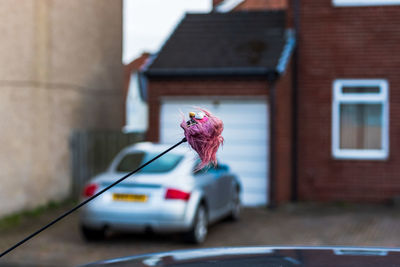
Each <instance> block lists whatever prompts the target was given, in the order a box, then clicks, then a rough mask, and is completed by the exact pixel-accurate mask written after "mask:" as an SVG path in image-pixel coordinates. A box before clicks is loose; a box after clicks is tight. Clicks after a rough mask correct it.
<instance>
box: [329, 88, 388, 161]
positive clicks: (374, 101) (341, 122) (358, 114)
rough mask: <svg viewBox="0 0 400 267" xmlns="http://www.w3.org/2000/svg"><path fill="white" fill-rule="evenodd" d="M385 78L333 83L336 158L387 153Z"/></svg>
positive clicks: (369, 156) (333, 145) (363, 156)
mask: <svg viewBox="0 0 400 267" xmlns="http://www.w3.org/2000/svg"><path fill="white" fill-rule="evenodd" d="M388 105H389V103H388V83H387V81H386V80H336V81H335V82H334V83H333V107H332V112H333V113H332V151H333V156H334V157H335V158H339V159H386V158H387V156H388V153H389V137H388V132H389V129H388V128H389V115H388Z"/></svg>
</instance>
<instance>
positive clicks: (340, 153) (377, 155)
mask: <svg viewBox="0 0 400 267" xmlns="http://www.w3.org/2000/svg"><path fill="white" fill-rule="evenodd" d="M388 156H389V153H388V152H387V151H383V150H356V149H346V150H344V149H341V150H337V151H334V152H333V157H334V158H335V159H343V160H387V158H388Z"/></svg>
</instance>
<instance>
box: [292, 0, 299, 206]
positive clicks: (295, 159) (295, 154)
mask: <svg viewBox="0 0 400 267" xmlns="http://www.w3.org/2000/svg"><path fill="white" fill-rule="evenodd" d="M292 6H293V20H294V31H295V38H296V40H299V32H300V3H299V1H298V0H292ZM298 71H299V49H298V44H297V45H296V46H295V47H294V51H293V65H292V153H291V154H292V159H291V160H292V175H291V176H292V179H291V185H292V186H291V201H292V202H296V201H298V198H299V196H298V117H297V116H298V114H297V113H298V112H297V111H298V102H299V101H298V91H299V88H298Z"/></svg>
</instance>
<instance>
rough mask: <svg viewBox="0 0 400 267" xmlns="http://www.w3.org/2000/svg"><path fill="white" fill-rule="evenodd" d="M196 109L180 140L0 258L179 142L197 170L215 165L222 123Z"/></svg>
mask: <svg viewBox="0 0 400 267" xmlns="http://www.w3.org/2000/svg"><path fill="white" fill-rule="evenodd" d="M196 109H198V110H199V112H198V113H194V112H190V113H189V117H190V119H189V120H188V121H183V122H182V123H181V127H182V129H183V130H184V134H185V137H184V138H182V140H181V141H179V142H178V143H176V144H175V145H173V146H171V147H170V148H168V149H167V150H165V151H164V152H162V153H160V154H158V155H157V156H155V157H154V158H152V159H151V160H149V161H147V162H146V163H144V164H142V165H141V166H140V167H138V168H137V169H136V170H134V171H131V172H130V173H128V174H126V175H125V176H123V177H121V178H120V179H118V180H117V181H115V182H114V183H112V184H111V185H109V186H107V187H106V188H104V189H103V190H101V191H99V192H97V193H96V194H94V195H93V196H91V197H90V198H88V199H86V200H85V201H83V202H81V203H80V204H78V205H77V206H75V207H74V208H72V209H70V210H68V211H67V212H65V213H64V214H62V215H61V216H59V217H58V218H56V219H54V220H53V221H51V222H50V223H48V224H46V225H45V226H43V227H42V228H40V229H39V230H37V231H36V232H34V233H32V234H30V235H29V236H27V237H26V238H24V239H22V240H21V241H19V242H18V243H16V244H15V245H13V246H12V247H10V248H8V249H7V250H5V251H4V252H2V253H1V254H0V258H1V257H3V256H4V255H6V254H7V253H9V252H11V251H12V250H14V249H16V248H17V247H19V246H20V245H22V244H24V243H25V242H26V241H28V240H30V239H31V238H32V237H34V236H36V235H38V234H39V233H41V232H43V231H44V230H46V229H47V228H49V227H50V226H52V225H53V224H55V223H57V222H58V221H60V220H62V219H63V218H65V217H66V216H68V215H69V214H71V213H72V212H74V211H76V210H77V209H79V208H81V207H82V206H84V205H85V204H87V203H88V202H90V201H92V200H93V199H95V198H96V197H98V196H100V195H101V194H103V193H104V192H106V191H107V190H108V189H110V188H111V187H113V186H115V185H117V184H119V183H120V182H122V181H123V180H125V179H126V178H128V177H129V176H131V175H132V174H134V173H136V172H138V171H140V170H141V169H143V168H144V167H146V166H147V165H149V164H150V163H152V162H153V161H155V160H156V159H158V158H160V157H162V156H164V155H165V154H167V153H168V152H170V151H171V150H173V149H174V148H176V147H177V146H179V145H181V144H183V143H185V142H188V143H189V144H190V146H191V147H192V148H193V149H194V150H195V151H196V152H197V153H198V154H199V156H200V159H201V163H200V164H199V166H197V168H196V169H197V170H200V169H201V168H203V167H204V166H206V165H207V164H208V163H210V162H211V163H213V164H215V165H216V164H217V161H216V156H215V154H216V153H217V150H218V147H219V145H220V144H222V142H223V140H224V139H223V138H222V136H221V133H222V130H223V123H222V121H221V120H220V119H218V118H217V117H215V116H214V115H212V114H211V113H210V112H209V111H207V110H205V109H201V108H196Z"/></svg>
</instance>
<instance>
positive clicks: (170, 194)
mask: <svg viewBox="0 0 400 267" xmlns="http://www.w3.org/2000/svg"><path fill="white" fill-rule="evenodd" d="M189 198H190V193H188V192H184V191H181V190H178V189H173V188H168V189H167V192H166V193H165V199H181V200H184V201H188V200H189Z"/></svg>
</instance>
